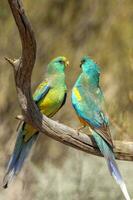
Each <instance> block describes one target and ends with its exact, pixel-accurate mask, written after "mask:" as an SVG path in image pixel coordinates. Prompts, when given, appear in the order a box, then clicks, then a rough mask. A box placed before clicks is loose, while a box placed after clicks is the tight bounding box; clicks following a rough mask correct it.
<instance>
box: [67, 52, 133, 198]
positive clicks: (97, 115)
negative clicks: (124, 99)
mask: <svg viewBox="0 0 133 200" xmlns="http://www.w3.org/2000/svg"><path fill="white" fill-rule="evenodd" d="M80 67H81V69H82V72H81V74H80V75H79V77H78V79H77V80H76V82H75V84H74V86H73V88H72V95H71V101H72V105H73V108H74V109H75V112H76V115H77V116H78V118H79V120H80V122H81V124H82V127H80V128H79V129H78V130H81V129H82V128H84V127H86V126H88V127H89V129H90V131H91V134H92V138H93V139H94V141H95V143H96V144H97V146H98V148H99V150H100V152H101V153H102V154H103V156H104V158H105V159H106V162H107V166H108V169H109V172H110V174H111V175H112V176H113V178H114V179H115V181H116V182H117V184H118V185H119V186H120V188H121V191H122V193H123V195H124V197H125V199H126V200H131V199H130V196H129V194H128V191H127V187H126V184H125V182H124V180H123V178H122V176H121V173H120V171H119V169H118V166H117V164H116V161H115V155H114V152H113V148H114V146H113V142H112V139H111V131H110V128H109V117H108V115H107V112H106V109H105V100H104V95H103V91H102V89H101V87H100V84H99V79H100V66H99V65H98V64H97V63H96V62H94V61H93V59H91V58H90V57H89V56H83V58H82V59H81V63H80Z"/></svg>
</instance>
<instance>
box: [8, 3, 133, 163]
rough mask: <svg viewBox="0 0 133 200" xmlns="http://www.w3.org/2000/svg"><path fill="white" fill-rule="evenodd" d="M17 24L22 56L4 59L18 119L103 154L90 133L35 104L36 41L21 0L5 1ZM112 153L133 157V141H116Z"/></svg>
mask: <svg viewBox="0 0 133 200" xmlns="http://www.w3.org/2000/svg"><path fill="white" fill-rule="evenodd" d="M8 2H9V5H10V8H11V11H12V14H13V16H14V19H15V22H16V25H17V27H18V30H19V34H20V38H21V43H22V55H21V58H20V59H17V60H11V59H9V58H6V60H7V61H8V62H9V63H10V64H11V65H12V66H13V68H14V78H15V84H16V88H17V94H18V99H19V103H20V106H21V109H22V114H23V116H24V117H22V116H18V119H20V120H23V119H24V120H25V121H26V122H28V123H30V124H32V126H33V127H35V128H36V129H38V130H39V131H40V132H43V133H45V134H46V135H48V136H49V137H51V138H53V139H55V140H57V141H59V142H61V143H64V144H66V145H68V146H71V147H74V148H76V149H79V150H82V151H84V152H86V153H89V154H93V155H97V156H102V155H101V153H100V151H99V150H98V148H97V147H96V144H95V143H94V141H93V139H92V137H91V136H87V135H86V134H83V133H79V134H77V131H76V130H74V129H72V128H70V127H68V126H66V125H63V124H60V123H57V122H56V121H53V120H51V119H49V118H47V117H46V116H44V115H42V114H41V113H40V111H39V110H38V107H37V106H36V104H35V103H34V101H33V99H32V95H31V74H32V70H33V67H34V64H35V59H36V40H35V37H34V33H33V30H32V27H31V25H30V23H29V20H28V18H27V16H26V14H25V11H24V8H23V5H22V2H21V0H8ZM114 145H115V149H114V150H115V155H116V158H117V159H119V160H133V143H131V142H121V141H115V142H114Z"/></svg>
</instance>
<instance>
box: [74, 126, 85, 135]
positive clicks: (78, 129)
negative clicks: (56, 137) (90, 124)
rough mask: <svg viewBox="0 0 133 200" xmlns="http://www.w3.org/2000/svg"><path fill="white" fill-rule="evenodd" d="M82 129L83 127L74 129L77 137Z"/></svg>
mask: <svg viewBox="0 0 133 200" xmlns="http://www.w3.org/2000/svg"><path fill="white" fill-rule="evenodd" d="M84 128H85V126H84V125H83V126H80V127H78V128H76V129H75V130H76V132H77V134H78V135H79V132H80V131H81V130H82V129H84Z"/></svg>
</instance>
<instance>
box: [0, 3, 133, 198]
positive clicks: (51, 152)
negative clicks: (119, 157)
mask: <svg viewBox="0 0 133 200" xmlns="http://www.w3.org/2000/svg"><path fill="white" fill-rule="evenodd" d="M24 6H25V9H26V11H27V13H28V16H29V18H30V21H31V22H32V25H33V28H34V32H35V36H36V39H37V60H36V66H35V68H34V71H33V76H32V82H33V88H34V86H35V85H36V84H37V83H39V82H40V81H41V80H42V79H43V75H44V73H45V71H46V66H47V63H48V62H49V61H50V60H51V59H52V58H53V57H56V56H59V55H64V56H66V57H67V58H68V59H69V60H70V63H71V67H70V68H69V69H67V71H66V81H67V85H68V99H67V103H66V105H65V106H64V107H63V109H62V110H60V111H59V113H58V114H57V115H56V116H55V117H54V119H55V120H59V121H60V122H63V123H64V124H67V125H69V126H71V127H74V128H76V127H78V126H79V121H78V119H77V117H76V115H75V113H74V111H73V109H72V106H71V101H70V95H71V88H72V86H73V84H74V82H75V80H76V78H77V76H78V74H79V73H80V68H79V63H80V59H81V57H82V56H83V55H89V56H91V57H92V58H93V59H94V60H95V61H96V62H97V63H98V64H99V65H100V66H101V71H102V74H101V86H102V88H103V90H104V94H105V98H106V104H107V110H108V114H109V116H110V118H111V121H112V125H111V130H112V137H113V138H114V139H119V140H126V141H132V140H133V123H132V119H133V78H132V77H133V1H132V0H116V1H114V0H110V1H107V0H101V1H99V0H95V1H93V0H78V1H77V0H39V1H38V0H34V1H32V0H25V1H24ZM20 53H21V44H20V38H19V35H18V30H17V28H16V25H15V23H14V20H13V17H12V14H11V11H10V9H9V5H8V3H7V1H5V0H1V1H0V86H1V87H0V180H1V182H2V178H3V174H4V172H5V167H6V165H7V161H8V159H9V157H10V155H11V152H12V149H13V146H14V142H15V138H16V127H17V120H16V119H15V116H16V115H17V114H19V113H20V108H19V105H18V100H17V96H16V89H15V84H14V78H13V72H12V68H11V67H10V66H9V64H8V63H6V62H5V60H4V56H8V57H11V58H18V57H19V56H20ZM118 165H119V167H120V170H121V172H122V174H123V177H124V179H125V182H126V183H127V187H128V190H129V192H130V194H131V196H132V197H133V163H132V162H124V161H118ZM0 199H1V200H7V199H10V200H23V199H25V200H88V199H89V200H114V199H115V200H116V199H117V200H119V199H120V200H121V199H124V198H123V196H122V194H121V191H120V189H119V187H118V186H117V185H116V184H115V182H114V180H113V179H112V177H111V176H110V175H109V173H108V170H107V167H106V164H105V161H104V159H103V158H98V157H95V156H92V155H88V154H85V153H83V152H80V151H78V150H76V149H73V148H70V147H68V146H65V145H63V144H61V143H58V142H56V141H54V140H52V139H51V138H48V137H47V136H45V135H43V134H41V135H40V138H39V139H38V141H37V143H36V145H35V146H34V149H33V151H32V155H31V157H30V159H28V161H27V162H26V164H25V165H24V167H23V169H22V171H21V173H20V174H19V176H18V177H17V178H16V179H15V180H14V181H13V183H12V184H11V185H10V186H9V188H8V189H7V190H3V189H2V188H1V189H0Z"/></svg>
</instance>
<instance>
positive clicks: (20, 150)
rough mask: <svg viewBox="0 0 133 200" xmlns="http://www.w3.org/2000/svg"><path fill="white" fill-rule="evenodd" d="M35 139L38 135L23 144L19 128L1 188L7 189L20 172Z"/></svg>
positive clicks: (21, 131) (21, 130)
mask: <svg viewBox="0 0 133 200" xmlns="http://www.w3.org/2000/svg"><path fill="white" fill-rule="evenodd" d="M37 137H38V133H36V134H35V135H33V136H32V138H31V139H30V140H29V141H27V142H24V137H23V127H21V129H20V130H19V132H18V136H17V140H16V144H15V148H14V151H13V154H12V156H11V158H10V160H9V164H8V167H7V171H6V174H5V176H4V179H3V188H7V187H8V184H9V183H10V182H11V181H12V179H13V177H14V176H16V175H17V174H18V172H19V171H20V170H21V168H22V166H23V164H24V161H25V159H26V158H27V156H28V155H29V152H30V149H31V147H32V145H33V144H34V142H35V141H36V139H37Z"/></svg>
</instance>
